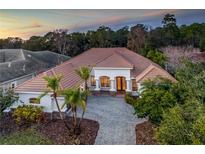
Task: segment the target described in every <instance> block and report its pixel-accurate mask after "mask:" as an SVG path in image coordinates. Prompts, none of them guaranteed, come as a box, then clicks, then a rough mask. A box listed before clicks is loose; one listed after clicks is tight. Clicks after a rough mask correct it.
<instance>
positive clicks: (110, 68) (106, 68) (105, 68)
mask: <svg viewBox="0 0 205 154" xmlns="http://www.w3.org/2000/svg"><path fill="white" fill-rule="evenodd" d="M93 69H96V70H99V69H102V70H116V69H117V70H118V69H119V70H131V69H133V68H131V67H126V68H125V67H93Z"/></svg>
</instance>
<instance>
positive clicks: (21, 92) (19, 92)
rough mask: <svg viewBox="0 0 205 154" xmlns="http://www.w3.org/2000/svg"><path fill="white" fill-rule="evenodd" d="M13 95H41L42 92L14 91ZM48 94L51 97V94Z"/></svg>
mask: <svg viewBox="0 0 205 154" xmlns="http://www.w3.org/2000/svg"><path fill="white" fill-rule="evenodd" d="M15 93H17V94H42V93H43V91H42V92H31V91H15ZM48 94H49V95H51V94H52V93H51V92H49V93H48Z"/></svg>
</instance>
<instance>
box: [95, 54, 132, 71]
mask: <svg viewBox="0 0 205 154" xmlns="http://www.w3.org/2000/svg"><path fill="white" fill-rule="evenodd" d="M95 67H121V68H133V65H132V64H131V63H130V62H129V61H127V60H126V59H125V58H123V57H122V56H121V55H119V54H117V53H113V54H112V55H111V56H109V57H107V58H106V59H104V60H102V61H101V62H99V63H97V64H96V66H95Z"/></svg>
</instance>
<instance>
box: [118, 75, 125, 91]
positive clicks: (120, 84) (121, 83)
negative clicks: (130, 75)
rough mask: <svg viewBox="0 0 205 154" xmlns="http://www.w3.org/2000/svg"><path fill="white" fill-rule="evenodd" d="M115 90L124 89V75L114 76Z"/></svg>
mask: <svg viewBox="0 0 205 154" xmlns="http://www.w3.org/2000/svg"><path fill="white" fill-rule="evenodd" d="M116 84H117V85H116V86H117V91H125V89H126V80H125V77H116Z"/></svg>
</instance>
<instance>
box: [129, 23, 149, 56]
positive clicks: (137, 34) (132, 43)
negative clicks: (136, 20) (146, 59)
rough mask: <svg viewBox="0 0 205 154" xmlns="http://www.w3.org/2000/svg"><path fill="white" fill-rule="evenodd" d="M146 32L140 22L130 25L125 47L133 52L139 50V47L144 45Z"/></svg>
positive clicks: (145, 28)
mask: <svg viewBox="0 0 205 154" xmlns="http://www.w3.org/2000/svg"><path fill="white" fill-rule="evenodd" d="M147 34H148V32H147V27H146V26H144V25H142V24H137V25H136V26H134V27H131V30H130V32H129V34H128V42H127V47H128V48H129V49H131V50H133V51H135V52H139V50H140V49H142V48H144V47H145V42H146V38H147Z"/></svg>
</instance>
